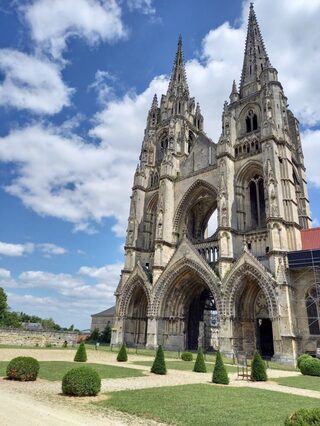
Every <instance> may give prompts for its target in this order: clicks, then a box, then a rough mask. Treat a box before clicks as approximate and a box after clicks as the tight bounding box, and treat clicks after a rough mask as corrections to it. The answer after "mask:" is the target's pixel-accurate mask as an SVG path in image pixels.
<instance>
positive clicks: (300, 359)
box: [297, 354, 312, 370]
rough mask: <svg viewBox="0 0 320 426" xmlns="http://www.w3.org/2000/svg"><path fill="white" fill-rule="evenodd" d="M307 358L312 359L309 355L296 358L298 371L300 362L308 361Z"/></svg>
mask: <svg viewBox="0 0 320 426" xmlns="http://www.w3.org/2000/svg"><path fill="white" fill-rule="evenodd" d="M308 358H312V357H311V356H310V355H309V354H302V355H300V356H299V357H298V360H297V367H298V368H299V370H300V364H301V362H302V361H304V360H305V359H308Z"/></svg>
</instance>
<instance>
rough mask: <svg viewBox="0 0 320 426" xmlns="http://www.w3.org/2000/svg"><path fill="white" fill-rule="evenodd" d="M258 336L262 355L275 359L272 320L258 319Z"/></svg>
mask: <svg viewBox="0 0 320 426" xmlns="http://www.w3.org/2000/svg"><path fill="white" fill-rule="evenodd" d="M257 334H258V342H259V346H260V352H261V355H262V356H263V357H268V358H269V357H270V358H271V357H273V355H274V347H273V333H272V322H271V320H270V318H258V319H257Z"/></svg>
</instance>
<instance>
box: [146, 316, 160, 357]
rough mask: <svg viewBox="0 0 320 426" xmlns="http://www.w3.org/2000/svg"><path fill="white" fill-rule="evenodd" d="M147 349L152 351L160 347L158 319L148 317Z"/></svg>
mask: <svg viewBox="0 0 320 426" xmlns="http://www.w3.org/2000/svg"><path fill="white" fill-rule="evenodd" d="M146 347H147V348H150V349H153V348H157V347H158V319H157V318H154V317H148V328H147V343H146Z"/></svg>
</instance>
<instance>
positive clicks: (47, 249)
mask: <svg viewBox="0 0 320 426" xmlns="http://www.w3.org/2000/svg"><path fill="white" fill-rule="evenodd" d="M36 247H37V249H38V250H40V251H41V252H42V253H44V254H45V255H47V256H50V255H53V254H66V253H67V250H66V249H65V248H63V247H60V246H57V245H56V244H52V243H41V244H37V245H36Z"/></svg>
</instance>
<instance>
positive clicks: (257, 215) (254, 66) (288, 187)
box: [112, 5, 320, 362]
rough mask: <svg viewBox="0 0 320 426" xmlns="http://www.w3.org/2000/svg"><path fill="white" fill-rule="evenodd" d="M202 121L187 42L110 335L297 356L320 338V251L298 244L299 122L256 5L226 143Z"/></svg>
mask: <svg viewBox="0 0 320 426" xmlns="http://www.w3.org/2000/svg"><path fill="white" fill-rule="evenodd" d="M280 42H281V41H280ZM280 42H279V43H280ZM230 83H231V82H230ZM230 86H231V84H230ZM203 120H204V119H203V116H202V114H201V110H200V106H199V104H197V103H196V102H195V99H194V98H193V97H191V96H190V93H189V89H188V83H187V79H186V73H185V65H184V59H183V49H182V40H181V38H180V39H179V42H178V49H177V53H176V57H175V61H174V66H173V71H172V75H171V79H170V83H169V87H168V90H167V93H166V94H165V95H162V97H161V100H160V105H159V103H158V100H157V97H156V96H155V97H154V99H153V102H152V105H151V108H150V111H149V113H148V117H147V126H146V129H145V133H144V139H143V143H142V148H141V155H140V159H139V163H138V166H137V169H136V172H135V175H134V184H133V189H132V196H131V205H130V213H129V219H128V229H127V239H126V244H125V264H124V268H123V270H122V273H121V279H120V283H119V286H118V288H117V290H116V298H117V302H116V312H115V322H114V327H113V333H112V342H113V343H114V344H116V343H121V342H126V344H127V345H141V346H147V347H156V346H158V345H159V344H161V345H163V346H164V347H165V348H166V349H175V350H177V349H180V350H183V349H197V347H198V346H201V347H203V348H205V349H206V350H208V349H217V348H218V347H219V348H220V349H221V350H222V351H223V352H224V353H225V354H230V355H231V354H234V353H236V352H237V351H243V352H246V353H247V354H252V353H253V351H254V350H256V349H258V350H260V351H261V353H262V354H263V355H264V356H269V357H274V359H280V360H283V361H288V362H292V361H294V360H295V359H296V356H297V354H298V353H300V352H304V351H310V352H312V351H316V348H317V347H318V346H320V329H319V327H320V325H319V297H318V292H319V293H320V275H319V257H318V259H317V258H316V255H319V253H320V252H319V251H317V250H315V251H314V250H311V251H310V250H309V251H307V252H306V251H304V250H302V248H303V247H302V236H301V235H302V233H303V232H308V231H303V230H307V229H308V228H310V227H311V218H310V211H309V201H308V194H307V185H306V177H305V166H304V159H303V152H302V146H301V140H300V135H299V126H298V121H297V120H296V118H295V117H294V115H293V113H292V112H291V111H290V110H289V109H288V105H287V98H286V96H285V94H284V91H283V88H282V85H281V83H280V82H279V81H278V76H277V70H276V69H275V68H274V67H273V66H272V65H271V62H270V60H269V57H268V55H267V52H266V48H265V46H264V43H263V39H262V35H261V32H260V29H259V26H258V22H257V19H256V15H255V11H254V9H253V5H251V6H250V12H249V22H248V30H247V39H246V45H245V54H244V61H243V68H242V74H241V81H240V85H239V89H238V88H237V86H236V84H235V82H233V85H232V90H231V94H230V101H229V102H225V104H224V106H223V113H222V133H221V136H220V138H219V140H218V142H217V143H214V142H213V141H212V140H211V139H209V138H208V136H207V135H206V134H205V133H204V131H203ZM215 212H216V213H217V222H218V223H217V229H216V231H215V232H214V233H213V234H212V235H210V233H208V222H209V219H210V217H212V215H213V214H214V213H215ZM303 254H304V255H306V254H307V255H308V256H309V257H308V256H307V260H306V257H305V256H304V255H303ZM310 256H311V257H310ZM301 258H302V259H304V260H303V262H302V263H301V262H300V261H299V259H301ZM311 258H312V259H311ZM299 262H300V263H299ZM318 339H319V340H318ZM318 343H319V345H318Z"/></svg>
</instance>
